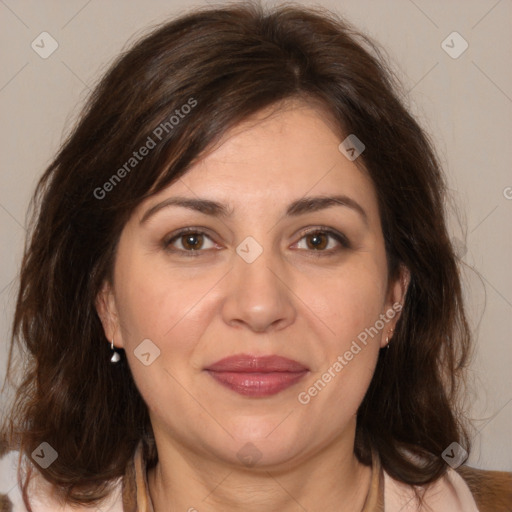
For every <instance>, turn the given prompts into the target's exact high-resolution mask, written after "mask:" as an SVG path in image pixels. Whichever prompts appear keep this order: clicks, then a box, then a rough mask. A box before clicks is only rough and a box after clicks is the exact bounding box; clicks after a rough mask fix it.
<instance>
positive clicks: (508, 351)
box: [0, 0, 512, 492]
mask: <svg viewBox="0 0 512 512" xmlns="http://www.w3.org/2000/svg"><path fill="white" fill-rule="evenodd" d="M210 3H212V4H213V2H210ZM299 3H304V4H307V5H313V4H312V3H311V2H299ZM202 4H204V2H195V3H192V2H185V1H177V0H172V1H171V0H168V1H164V0H152V1H151V2H142V1H141V0H138V1H121V0H109V1H99V0H90V1H85V0H80V1H78V0H73V1H69V0H68V1H65V2H64V1H56V0H45V1H41V0H32V1H27V0H19V1H14V0H0V39H1V48H2V65H1V67H0V108H1V113H2V115H1V137H0V144H1V153H0V154H1V159H2V168H1V172H0V237H1V238H0V239H1V243H0V253H1V258H2V264H1V266H0V312H1V315H0V333H1V338H0V339H1V347H0V358H1V364H0V378H1V379H2V380H3V376H4V374H5V363H6V356H7V347H8V339H9V329H10V324H11V319H12V314H13V305H14V300H15V296H16V289H17V284H16V277H17V274H18V271H19V264H20V258H21V254H22V248H23V240H24V236H25V224H26V211H27V206H28V202H29V199H30V196H31V194H32V192H33V189H34V186H35V184H36V181H37V179H38V177H39V176H40V175H41V174H42V172H43V171H44V169H45V167H46V166H47V165H48V164H49V163H50V161H51V159H52V156H53V155H54V153H55V152H56V150H57V149H58V147H59V145H60V143H61V142H62V140H63V137H64V135H65V134H66V133H67V130H68V129H69V128H70V127H71V126H72V125H73V122H74V121H75V119H76V116H77V114H78V112H79V108H80V106H81V105H82V104H83V101H84V99H85V98H86V96H87V94H88V93H89V92H90V90H91V88H92V87H93V86H94V84H95V83H96V81H97V79H98V77H99V76H100V75H101V73H102V72H104V71H105V70H106V67H107V66H108V64H109V63H110V62H111V61H112V59H113V58H114V57H115V56H117V55H118V53H119V51H120V50H121V49H122V48H123V47H124V46H125V45H126V44H128V43H129V42H131V41H133V40H134V39H136V38H137V37H138V36H140V35H142V34H143V33H145V32H146V31H147V30H148V28H149V27H150V26H152V25H154V24H156V23H160V22H162V21H164V20H165V19H166V18H168V17H170V16H174V15H176V14H178V13H181V12H183V11H184V10H186V9H187V8H188V7H189V6H192V5H194V6H195V5H202ZM319 4H320V5H322V6H325V7H327V8H330V9H332V10H335V11H336V12H338V13H339V14H342V15H344V16H346V17H347V19H348V20H349V21H350V22H352V23H353V24H355V25H356V27H357V28H359V29H361V30H363V31H366V32H367V33H368V34H369V35H370V36H372V37H373V38H375V39H376V40H377V42H379V43H380V44H381V45H382V46H383V47H384V48H385V49H386V50H387V52H388V55H389V58H390V60H391V63H392V65H393V66H394V68H395V70H396V71H397V73H398V74H399V77H400V78H401V80H402V82H403V84H404V86H405V89H406V91H407V92H408V98H409V99H408V102H409V108H410V109H411V110H412V112H413V114H415V115H416V116H417V118H418V119H419V121H420V123H421V124H422V125H423V126H424V127H425V128H426V129H427V131H428V132H429V133H430V134H431V137H432V138H433V140H434V143H435V144H436V146H437V150H438V152H439V155H440V157H441V161H442V163H443V166H444V168H445V170H446V173H447V175H448V182H449V187H450V194H451V197H452V202H451V206H450V212H451V213H450V218H449V223H450V231H451V236H452V237H453V239H454V241H455V243H456V247H457V248H458V252H459V255H460V257H461V258H462V259H463V261H464V262H465V264H466V265H467V267H466V271H465V283H464V286H465V293H466V296H467V301H468V315H469V319H470V322H471V326H472V329H473V332H474V334H475V339H476V340H477V347H476V350H475V356H474V360H473V363H472V365H471V372H470V393H469V394H468V402H469V403H470V410H471V417H472V418H473V419H474V426H475V430H474V432H473V443H474V446H473V451H472V452H471V454H470V457H469V461H468V463H469V464H470V465H472V466H475V467H479V468H483V469H503V470H508V471H512V450H511V449H510V446H509V445H510V432H512V403H511V401H512V386H511V376H510V375H511V372H510V367H511V363H512V344H511V336H510V335H511V332H512V329H511V327H512V322H511V318H512V277H511V272H510V255H511V253H512V251H511V249H512V240H511V229H510V220H511V214H512V173H511V172H510V169H511V164H512V151H511V147H512V142H511V140H510V136H511V133H512V130H511V125H512V116H511V112H512V80H511V74H512V73H511V69H512V68H511V66H510V63H511V62H512V60H511V48H512V45H511V42H512V30H511V23H510V20H512V2H511V1H510V0H499V1H498V0H470V1H464V2H462V1H455V0H451V1H446V0H436V1H421V0H414V1H413V0H393V1H384V0H381V1H370V0H364V1H361V0H346V1H341V2H340V1H334V0H324V1H322V2H320V3H319ZM44 31H46V32H48V33H49V34H51V36H52V37H53V38H54V39H55V40H56V41H57V42H58V45H59V46H58V49H57V50H56V51H55V52H54V53H53V54H52V55H51V56H49V57H48V58H46V59H43V58H41V57H40V56H39V55H38V54H37V53H36V52H35V51H34V50H33V49H32V47H31V43H32V41H34V40H36V42H37V41H39V40H40V38H38V36H39V34H41V33H42V32H44ZM454 31H456V32H458V33H459V34H460V35H461V36H462V37H463V38H464V40H466V41H467V43H468V44H469V47H468V48H467V50H466V51H465V52H464V53H462V54H461V55H460V56H458V58H453V57H452V56H450V55H449V54H448V53H447V52H446V51H445V49H443V46H442V42H443V41H445V40H446V43H444V45H450V46H452V47H453V48H452V49H451V50H450V51H451V52H452V53H453V52H456V53H459V52H460V50H461V49H462V46H461V42H460V41H458V40H457V36H456V37H455V39H454V38H453V36H451V38H450V37H449V38H448V39H446V38H447V37H448V36H449V35H450V34H451V33H452V32H454ZM445 47H446V46H445ZM46 48H48V46H46ZM477 272H478V274H477ZM70 342H72V340H70ZM0 470H1V468H0ZM11 479H12V476H9V477H7V476H4V478H3V479H2V478H0V492H5V491H7V490H9V489H10V488H11V487H12V483H13V482H11Z"/></svg>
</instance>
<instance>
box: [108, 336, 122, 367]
mask: <svg viewBox="0 0 512 512" xmlns="http://www.w3.org/2000/svg"><path fill="white" fill-rule="evenodd" d="M111 348H112V350H113V352H114V353H113V354H112V357H111V358H110V362H111V363H117V362H119V361H120V359H121V356H120V355H119V353H118V352H116V351H115V349H114V338H112V343H111Z"/></svg>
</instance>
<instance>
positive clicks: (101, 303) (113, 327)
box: [95, 280, 123, 348]
mask: <svg viewBox="0 0 512 512" xmlns="http://www.w3.org/2000/svg"><path fill="white" fill-rule="evenodd" d="M95 307H96V311H97V313H98V316H99V317H100V320H101V323H102V325H103V331H104V332H105V336H106V337H107V340H108V341H109V343H110V342H111V341H112V340H114V345H115V346H117V347H120V348H122V347H123V340H122V336H121V333H120V329H119V317H118V314H117V307H116V301H115V296H114V291H113V288H112V284H111V283H110V282H109V281H108V280H105V282H104V283H103V285H102V287H101V290H100V291H99V293H98V295H97V296H96V301H95ZM116 333H117V337H116Z"/></svg>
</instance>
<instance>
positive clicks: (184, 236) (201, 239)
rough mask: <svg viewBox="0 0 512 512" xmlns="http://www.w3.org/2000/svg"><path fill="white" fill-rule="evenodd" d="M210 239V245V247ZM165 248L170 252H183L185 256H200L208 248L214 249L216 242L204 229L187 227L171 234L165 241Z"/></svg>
mask: <svg viewBox="0 0 512 512" xmlns="http://www.w3.org/2000/svg"><path fill="white" fill-rule="evenodd" d="M208 241H210V242H209V243H210V246H209V247H208V246H207V244H208ZM163 245H164V248H165V249H166V250H168V251H170V252H174V253H181V254H183V255H185V256H199V254H200V253H201V252H205V250H206V249H212V248H213V247H214V246H215V244H214V243H213V241H212V239H211V238H210V237H209V236H208V235H207V234H206V233H203V232H202V231H198V230H194V229H185V230H181V231H180V232H178V233H176V234H174V235H173V236H171V238H168V239H166V240H165V241H164V242H163Z"/></svg>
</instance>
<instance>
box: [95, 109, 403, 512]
mask: <svg viewBox="0 0 512 512" xmlns="http://www.w3.org/2000/svg"><path fill="white" fill-rule="evenodd" d="M341 140H342V139H340V137H339V135H338V134H337V133H336V130H335V129H334V127H333V124H332V123H331V122H329V121H328V116H326V115H325V112H323V111H322V110H321V109H320V108H319V107H315V106H313V105H308V104H305V103H300V102H298V101H293V102H288V103H287V104H286V105H285V104H282V105H281V108H279V109H277V110H275V111H270V110H269V111H268V112H265V111H263V112H260V113H258V114H257V115H256V116H254V117H253V118H252V119H250V120H248V121H244V122H243V123H242V124H240V125H239V126H237V127H236V128H235V129H233V130H231V131H230V132H228V133H227V134H226V135H225V136H224V137H223V138H222V139H221V140H220V142H219V143H218V144H217V145H216V146H215V147H214V148H213V149H212V150H211V151H210V152H209V153H208V154H207V155H206V156H205V157H204V158H202V159H201V160H200V161H198V162H197V163H195V164H194V166H193V167H192V168H191V169H190V171H189V172H188V173H187V174H186V175H185V176H183V177H182V178H181V179H179V180H178V181H176V182H174V183H173V184H172V185H171V186H169V187H168V188H167V189H165V190H164V191H162V192H159V193H158V194H156V195H153V196H152V197H150V198H149V199H147V200H146V201H145V202H144V203H142V204H141V205H140V207H138V208H137V209H136V210H135V211H134V212H133V215H132V216H131V218H130V220H129V221H128V222H127V224H126V225H125V227H124V229H123V232H122V234H121V238H120V242H119V246H118V252H117V255H116V261H115V266H114V276H113V280H112V283H109V282H106V283H105V285H104V287H103V290H102V292H101V293H100V295H99V296H98V300H97V309H98V313H99V315H100V317H101V319H102V322H103V326H104V329H105V334H106V336H107V338H108V339H112V338H114V339H115V342H114V343H115V345H116V346H117V347H122V348H124V349H125V351H126V356H127V358H128V363H129V365H130V368H131V371H132V373H133V377H134V379H135V382H136V385H137V387H138V389H139V390H140V392H141V394H142V397H143V398H144V400H145V402H146V404H147V406H148V408H149V411H150V418H151V423H152V426H153V430H154V433H155V439H156V444H157V449H158V453H159V462H158V464H157V466H156V467H155V468H154V469H152V470H150V471H149V472H148V484H149V490H150V494H151V498H152V501H153V504H154V506H155V510H156V512H160V511H164V510H165V511H168V510H180V511H185V510H190V511H193V510H194V509H197V510H198V511H199V512H205V511H220V510H222V511H224V512H225V511H239V510H244V511H249V512H251V511H261V510H267V511H284V512H288V511H296V510H302V509H301V507H303V508H304V509H306V510H309V511H315V510H339V506H340V503H343V510H356V511H357V510H360V509H361V508H362V506H363V503H364V500H365V497H366V494H367V492H368V487H369V482H370V476H371V468H368V467H366V466H363V465H362V464H360V463H359V462H358V461H357V459H356V457H355V456H354V453H353V449H354V435H355V426H356V413H357V409H358V407H359V405H360V403H361V401H362V400H363V397H364V394H365V392H366V390H367V389H368V386H369V384H370V381H371V378H372V375H373V372H374V369H375V365H376V360H377V357H378V352H379V349H380V348H381V347H383V346H384V345H385V340H386V336H387V335H388V334H390V331H391V329H393V328H394V326H395V324H396V321H397V320H398V316H399V315H398V314H397V315H396V316H395V317H394V318H393V319H392V320H390V321H389V322H387V323H386V324H385V327H384V328H383V329H381V330H380V331H379V334H378V335H376V336H374V337H373V338H369V342H368V344H367V345H366V346H365V347H364V349H363V350H361V351H360V352H359V353H358V354H357V355H355V356H354V358H353V359H352V360H351V361H350V362H348V364H347V365H346V366H344V367H343V369H342V370H341V371H340V372H338V373H337V374H336V377H335V378H333V379H332V380H331V382H329V383H328V384H327V385H326V386H325V388H324V389H322V391H321V392H319V393H318V394H317V395H316V396H314V397H311V400H310V401H309V403H307V404H305V405H303V404H301V403H300V402H299V401H298V395H299V393H300V392H304V391H307V390H308V388H309V387H310V386H312V384H313V383H314V382H315V381H317V380H318V379H319V378H321V376H322V374H324V372H326V371H327V369H328V368H329V367H332V365H333V363H334V362H335V361H336V360H337V358H338V356H339V355H342V354H344V353H345V352H346V351H347V350H348V349H349V348H350V346H351V343H352V341H353V340H355V339H356V338H357V336H358V334H360V333H361V332H362V331H364V329H365V328H367V327H369V326H373V325H374V324H375V322H376V320H378V319H379V315H380V314H386V311H388V310H389V309H390V308H391V307H392V305H393V304H396V303H401V302H403V297H404V295H405V292H406V289H407V285H408V273H407V271H406V270H404V269H402V273H401V276H399V278H398V279H397V280H396V281H393V282H391V281H390V280H389V279H388V268H387V261H386V254H385V250H384V239H383V235H382V228H381V222H380V218H379V212H378V207H377V196H376V191H375V189H374V186H373V183H372V182H371V180H370V179H369V177H368V176H367V174H366V173H365V172H363V171H362V170H360V169H359V168H358V167H357V166H356V164H355V162H351V161H349V160H348V159H347V158H346V157H345V156H344V155H343V154H342V153H341V152H340V151H339V150H338V145H339V144H340V142H341ZM334 194H343V195H346V196H349V197H350V198H352V199H353V200H355V201H357V203H359V205H361V207H362V208H363V209H364V210H365V212H366V215H367V222H366V223H365V221H364V220H363V217H362V216H361V215H360V214H359V213H358V212H357V211H356V210H354V209H352V208H349V207H346V206H339V205H336V206H331V207H329V208H327V209H323V210H320V211H316V212H306V213H304V214H302V215H300V216H297V217H286V216H285V215H284V212H285V209H286V207H287V206H288V204H289V203H291V202H292V201H294V200H296V199H300V198H302V197H304V196H308V197H310V196H317V195H334ZM178 195H180V196H185V197H191V198H198V197H201V198H208V199H212V200H215V201H218V202H221V203H225V204H226V205H228V206H229V207H230V208H232V209H233V214H232V216H231V217H229V218H219V217H213V216H210V215H207V214H205V213H200V212H196V211H192V210H189V209H185V208H183V207H179V206H168V207H164V208H161V209H160V210H159V211H157V212H156V213H154V215H152V216H150V217H149V218H147V220H145V221H144V222H142V223H141V219H142V218H143V216H144V215H145V213H146V212H147V211H148V210H149V209H150V208H151V207H153V206H154V205H156V204H158V203H160V202H161V201H163V200H165V199H167V198H169V197H174V196H178ZM189 226H190V227H194V228H198V229H199V228H202V229H201V230H200V231H203V232H205V233H206V235H205V236H201V235H199V236H198V237H197V238H196V239H194V240H193V241H192V242H195V243H197V244H198V246H200V248H199V250H196V252H195V254H198V252H200V251H202V252H201V253H200V255H199V256H198V257H187V256H186V254H185V255H184V251H186V250H187V248H188V251H189V252H191V249H190V248H189V247H190V245H188V246H187V241H188V238H187V236H182V237H178V238H177V239H174V241H173V242H172V245H171V248H174V249H175V250H176V251H177V252H176V253H173V252H170V251H169V250H166V249H165V241H168V240H169V239H170V238H172V236H173V234H174V233H175V232H176V231H177V230H178V229H180V228H183V227H189ZM319 226H320V227H323V228H324V229H325V228H329V229H332V230H334V231H337V232H339V233H342V234H344V235H345V236H346V237H347V238H348V240H349V242H350V247H349V248H346V247H344V246H343V245H342V244H341V243H340V242H338V241H336V239H334V238H331V237H330V236H327V235H324V237H321V238H320V242H318V239H315V236H314V235H315V233H316V234H317V235H318V231H319V229H318V228H319ZM204 228H206V229H204ZM305 230H307V231H309V235H308V236H305V234H304V233H303V231H305ZM248 236H251V237H252V238H254V239H255V240H256V241H257V242H258V244H259V245H260V246H261V247H262V248H263V252H262V253H261V255H260V256H259V257H258V258H257V259H256V260H255V261H254V262H252V263H247V262H246V261H245V260H244V259H242V258H241V257H240V256H239V255H238V254H237V252H236V248H237V246H239V244H240V243H241V242H242V241H244V239H245V238H246V237H248ZM315 241H316V243H317V244H319V245H320V246H321V247H320V249H317V248H315V244H314V242H315ZM201 244H202V245H201ZM180 249H181V251H182V252H179V250H180ZM329 249H334V250H337V252H333V253H332V255H330V256H328V255H326V254H327V253H326V252H322V251H328V250H329ZM147 338H149V339H151V340H152V342H153V343H154V344H155V345H156V346H157V347H158V348H159V350H160V356H159V357H158V358H157V359H155V360H154V362H153V363H152V364H150V365H149V366H145V365H144V364H142V363H141V362H140V361H139V359H138V358H137V357H136V356H135V355H134V350H135V349H136V348H137V346H138V345H139V344H140V343H141V341H142V340H144V339H147ZM240 353H246V354H253V355H267V354H278V355H281V356H284V357H288V358H291V359H295V360H296V361H299V362H301V363H303V364H305V365H306V366H308V368H309V373H308V374H307V375H306V376H305V377H304V378H303V379H302V380H301V381H300V382H298V383H296V384H294V385H293V386H292V387H290V388H288V389H286V390H284V391H282V392H280V393H278V394H276V395H273V396H270V397H265V398H251V397H245V396H242V395H239V394H237V393H235V392H234V391H232V390H230V389H228V388H225V387H224V386H222V385H220V384H219V383H217V381H215V380H214V379H213V378H212V377H211V376H210V375H209V374H208V373H206V372H205V371H204V368H205V367H206V366H207V365H208V364H211V363H213V362H215V361H217V360H219V359H222V358H224V357H226V356H230V355H234V354H240ZM249 442H250V443H252V444H253V445H254V446H255V447H256V448H257V453H258V456H260V459H259V460H258V461H257V463H256V464H255V465H254V466H251V467H249V466H247V465H246V464H244V463H243V462H241V461H240V460H239V458H238V457H237V454H238V453H239V451H240V450H241V449H242V448H243V447H244V445H246V443H249ZM244 450H247V448H245V449H244ZM242 453H243V450H242Z"/></svg>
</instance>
